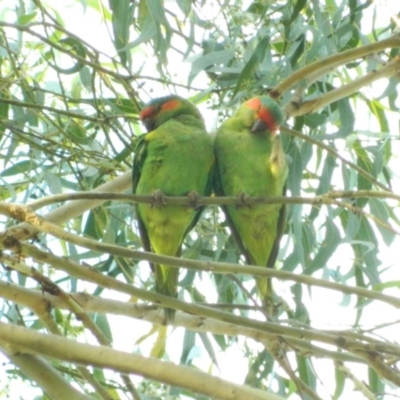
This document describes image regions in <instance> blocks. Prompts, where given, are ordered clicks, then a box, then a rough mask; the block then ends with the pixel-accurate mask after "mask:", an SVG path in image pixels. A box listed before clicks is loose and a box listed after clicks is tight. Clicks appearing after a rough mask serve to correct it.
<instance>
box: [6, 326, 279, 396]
mask: <svg viewBox="0 0 400 400" xmlns="http://www.w3.org/2000/svg"><path fill="white" fill-rule="evenodd" d="M0 339H1V340H2V341H5V342H7V343H10V344H12V345H13V346H18V348H19V349H20V350H21V351H23V352H26V353H27V354H41V355H43V356H45V357H49V358H51V359H58V360H63V361H69V362H72V363H77V364H84V365H93V366H96V367H99V368H110V369H113V370H116V371H119V372H124V373H133V374H137V375H140V376H143V377H146V378H148V379H153V380H156V381H159V382H164V383H167V384H170V385H174V386H180V387H183V388H185V389H187V390H191V391H194V392H196V393H202V394H204V395H207V396H211V397H212V398H215V399H221V400H240V399H248V400H278V399H282V398H281V397H278V396H276V395H273V394H270V393H268V394H267V393H265V392H264V391H261V390H259V389H254V388H250V387H249V386H246V385H243V386H239V385H236V384H234V383H230V382H227V381H225V380H223V379H220V378H217V377H214V376H211V375H209V374H206V373H204V372H201V371H198V370H196V369H194V368H189V367H185V366H180V365H175V364H173V363H171V362H165V361H160V360H158V359H156V358H146V357H143V356H140V355H137V354H128V353H125V352H122V351H118V350H114V349H111V348H109V347H105V346H93V345H89V344H83V343H77V342H75V341H73V340H69V339H65V338H62V337H59V336H56V335H46V334H43V333H39V332H35V331H32V330H30V329H27V328H22V327H19V326H16V325H11V324H6V323H4V322H0ZM71 398H74V399H75V398H76V397H70V399H71Z"/></svg>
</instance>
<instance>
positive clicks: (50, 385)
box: [0, 328, 94, 400]
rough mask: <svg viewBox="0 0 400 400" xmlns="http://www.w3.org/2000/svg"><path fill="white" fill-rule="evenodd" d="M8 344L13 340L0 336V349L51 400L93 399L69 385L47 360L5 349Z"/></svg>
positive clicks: (11, 343)
mask: <svg viewBox="0 0 400 400" xmlns="http://www.w3.org/2000/svg"><path fill="white" fill-rule="evenodd" d="M23 329H25V328H23ZM26 330H28V329H26ZM0 336H1V335H0ZM55 337H56V336H55ZM10 345H13V341H12V340H7V339H4V337H2V340H0V349H1V351H2V352H3V353H4V354H5V356H6V357H7V358H8V359H9V360H10V361H11V362H12V363H13V364H14V365H15V366H17V367H18V369H20V370H21V371H22V372H23V373H24V374H25V375H26V376H28V377H29V378H30V379H32V380H33V381H35V382H36V383H37V384H38V385H39V386H40V387H41V388H42V389H43V391H44V392H45V393H46V394H47V395H48V396H49V398H51V399H53V400H71V399H74V400H75V399H76V400H94V398H93V397H92V396H88V395H86V394H84V393H81V392H79V391H78V390H76V389H75V388H74V387H73V386H71V385H70V384H69V383H68V382H67V381H66V380H65V379H64V378H63V376H62V375H61V374H60V373H59V372H58V371H57V370H56V369H55V368H54V367H53V366H52V365H50V364H49V363H48V362H47V361H45V360H43V359H42V358H40V357H38V356H36V355H33V354H21V353H19V352H13V351H10V350H9V349H8V350H6V348H8V347H9V346H10ZM31 345H32V346H33V348H34V347H35V344H34V343H32V344H31Z"/></svg>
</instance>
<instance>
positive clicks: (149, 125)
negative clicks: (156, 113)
mask: <svg viewBox="0 0 400 400" xmlns="http://www.w3.org/2000/svg"><path fill="white" fill-rule="evenodd" d="M142 123H143V125H144V126H145V127H146V131H147V132H151V131H153V130H154V129H155V125H156V123H155V121H154V119H153V118H143V119H142Z"/></svg>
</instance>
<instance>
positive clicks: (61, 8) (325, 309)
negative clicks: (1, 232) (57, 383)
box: [0, 0, 400, 400]
mask: <svg viewBox="0 0 400 400" xmlns="http://www.w3.org/2000/svg"><path fill="white" fill-rule="evenodd" d="M92 1H93V3H95V0H92ZM92 1H87V2H86V3H88V4H91V3H92ZM15 3H16V2H15V1H14V0H2V2H1V5H0V19H3V20H6V21H7V22H12V21H13V20H14V11H12V10H13V9H14V7H15ZM82 3H85V2H82ZM168 3H173V1H172V0H170V1H168ZM376 3H377V7H378V12H377V13H376V15H375V16H373V15H372V8H370V9H368V11H367V12H368V13H369V14H370V15H369V16H368V17H367V18H366V19H365V21H366V23H368V21H372V18H376V19H377V20H378V21H379V22H378V23H377V25H378V26H379V25H380V26H387V24H388V23H389V16H390V14H391V13H393V12H396V13H397V12H399V11H400V3H399V2H398V1H397V0H387V1H381V2H376ZM47 4H48V5H49V7H51V6H53V7H56V9H57V10H58V12H60V13H61V15H62V18H63V19H64V21H66V23H67V29H68V30H70V31H72V32H74V33H76V34H77V36H79V37H83V38H85V40H86V41H87V42H89V43H90V44H92V45H93V46H95V47H96V48H98V49H100V48H101V50H102V52H103V53H105V54H109V55H112V56H113V55H114V54H115V50H114V47H113V45H112V43H111V41H110V36H109V32H107V30H106V29H104V21H103V20H102V19H101V18H100V17H99V14H98V13H97V12H94V11H93V10H92V9H91V8H90V7H87V8H86V10H85V12H83V7H82V5H81V4H77V2H76V1H74V0H59V1H57V2H52V1H47ZM95 4H97V3H95ZM7 9H9V10H10V11H7ZM27 12H29V10H27ZM210 12H211V11H210ZM71 21H73V23H71ZM110 29H111V28H110ZM365 31H366V32H368V31H369V29H368V27H367V26H366V27H365ZM131 39H134V38H131ZM146 56H148V55H146V54H145V53H143V52H142V51H141V50H138V52H137V54H135V57H139V58H141V57H146ZM146 68H147V69H146V72H145V75H151V74H152V73H154V74H156V73H157V71H156V70H155V68H154V66H152V64H151V63H148V65H147V66H146ZM177 69H178V70H179V75H178V76H179V77H182V83H185V84H186V77H187V75H188V73H189V71H190V63H182V62H179V66H177ZM202 79H204V76H203V75H202V74H200V75H199V76H198V77H197V78H196V79H195V81H194V83H193V84H194V86H199V87H202ZM146 85H147V86H146V89H147V90H148V92H149V98H150V94H151V91H154V92H153V93H157V96H159V95H160V96H161V95H163V94H166V92H165V88H164V87H162V86H161V85H158V84H156V83H152V84H146ZM382 87H383V84H382V82H377V83H375V84H374V85H373V86H372V88H370V89H369V88H366V89H364V91H365V92H366V93H368V92H372V93H373V94H374V96H377V93H379V90H380V89H381V88H382ZM178 94H180V95H183V96H186V95H187V92H186V91H185V90H184V89H181V92H179V93H178ZM193 94H195V93H191V95H193ZM368 94H369V93H368ZM144 100H146V99H144ZM398 105H399V106H400V104H399V103H398ZM199 108H200V109H201V111H202V113H203V114H204V115H206V120H207V123H208V128H209V129H210V130H212V129H214V128H215V123H216V114H215V112H212V111H210V110H209V109H207V105H206V104H205V103H203V104H200V106H199ZM390 126H391V134H392V135H393V136H396V135H397V136H398V134H399V115H398V114H397V113H392V118H391V120H390ZM356 128H357V130H360V131H363V130H365V131H369V130H376V131H379V127H378V126H377V125H376V122H375V120H374V119H369V118H368V117H367V118H358V119H357V127H356ZM393 145H394V148H395V149H396V152H397V158H394V159H393V160H392V167H393V168H392V171H397V170H398V168H397V165H398V161H399V155H400V151H399V142H398V141H397V142H395V141H394V142H393ZM343 146H344V147H345V143H343ZM338 187H340V182H338ZM394 189H395V191H396V192H398V193H399V192H400V179H399V175H397V176H396V179H395V180H394ZM399 216H400V215H399ZM0 228H1V227H0ZM399 247H400V240H398V239H396V241H395V242H394V244H393V245H392V247H391V248H388V249H387V251H386V252H382V253H381V254H380V259H381V260H382V265H384V266H386V267H387V268H388V269H387V271H386V272H385V273H384V274H383V275H382V276H383V279H385V280H387V281H395V280H398V272H397V266H396V265H395V264H396V261H397V259H398V252H397V248H399ZM341 249H342V251H341V256H342V259H338V258H335V259H333V260H331V264H332V265H330V266H331V267H332V268H335V267H336V266H342V269H343V265H349V264H351V263H349V260H345V257H351V256H350V252H348V251H347V250H348V249H346V245H343V246H342V248H341ZM341 272H342V273H344V271H343V270H342V271H341ZM205 279H207V278H205ZM289 285H290V283H279V282H276V283H275V287H276V288H277V290H278V291H280V294H281V295H282V296H283V297H286V298H287V300H288V301H290V296H291V294H290V290H289ZM79 290H88V291H89V292H90V291H91V285H90V284H88V283H83V284H81V287H79ZM385 293H388V294H393V295H396V296H399V290H398V288H393V289H390V290H388V291H387V292H385ZM285 294H286V295H285ZM104 296H105V297H108V296H110V297H111V296H112V297H113V298H115V297H116V295H115V293H114V292H113V293H110V292H108V291H105V292H104ZM305 297H307V294H306V296H305ZM117 298H118V299H120V300H128V297H127V296H122V295H120V296H117ZM347 301H348V299H347V298H343V296H342V295H340V294H339V293H336V292H333V291H327V290H326V289H318V288H314V289H313V290H312V296H310V297H309V299H308V301H306V306H307V308H308V311H309V312H310V316H311V319H312V320H313V321H314V322H315V326H318V327H320V328H324V329H346V328H348V327H349V326H351V325H352V324H353V323H354V319H355V313H356V310H354V309H353V307H349V306H348V304H347ZM351 304H353V305H354V304H355V301H354V299H353V300H351ZM0 305H1V302H0ZM385 307H386V308H385V312H382V309H381V304H380V303H379V302H375V303H374V305H372V306H369V307H368V308H367V309H366V310H365V312H364V314H363V317H362V324H364V325H365V326H366V327H372V326H376V325H379V324H384V323H386V322H393V321H394V320H398V317H397V314H396V313H395V312H394V310H392V309H390V308H389V306H385ZM109 321H110V325H111V326H112V327H113V335H114V347H115V348H116V349H122V350H125V351H128V352H129V351H136V350H137V347H136V346H135V342H136V340H137V339H138V338H140V337H141V336H142V335H144V334H146V333H147V332H148V331H149V329H150V328H151V325H150V324H148V323H145V322H141V321H138V320H134V319H130V318H125V317H120V316H118V317H115V316H112V315H110V316H109ZM383 332H384V336H385V337H386V338H389V339H390V338H391V339H392V340H393V341H397V342H398V325H397V327H396V326H391V327H386V328H385V329H384V330H383V331H382V333H383ZM183 334H184V330H183V329H175V330H174V332H173V334H172V335H171V337H170V339H169V342H168V346H170V347H173V346H174V344H176V343H182V341H183ZM243 341H244V339H243V338H241V339H240V340H239V346H237V345H233V346H232V347H231V348H230V349H229V350H228V351H226V352H224V353H220V354H218V363H219V366H220V370H217V368H215V367H213V368H212V372H213V373H215V374H217V375H219V376H220V377H223V378H225V379H227V380H230V381H233V382H242V381H243V377H244V376H245V375H246V373H247V368H248V365H247V362H246V361H245V360H244V359H243V357H242V352H241V350H240V345H241V344H242V343H243ZM247 342H248V343H250V342H251V341H250V340H247ZM152 344H153V339H150V340H147V341H145V342H144V343H142V344H141V345H140V348H141V351H142V352H143V354H148V353H149V352H150V350H151V346H152ZM252 345H254V344H252ZM256 346H259V345H257V344H256ZM179 348H180V347H179ZM196 353H197V354H196ZM202 353H203V354H204V353H205V350H204V348H203V346H202V345H201V344H200V343H199V346H198V347H197V349H196V351H194V354H193V356H194V357H195V358H196V361H195V364H196V365H198V366H200V367H201V368H202V369H204V370H209V368H210V364H209V361H207V359H208V358H207V357H201V354H202ZM170 354H173V356H172V357H173V358H172V361H175V362H179V357H180V354H178V353H177V352H173V351H170ZM2 361H3V360H2V358H1V357H0V362H2ZM316 365H318V366H319V367H318V374H319V376H320V377H321V380H322V381H323V382H324V386H325V389H326V390H328V392H325V391H324V389H321V393H326V394H327V395H328V393H332V391H333V389H332V384H333V383H332V382H331V381H330V378H329V377H330V376H332V373H333V367H332V363H331V362H330V361H324V360H321V361H318V364H316ZM354 368H355V370H356V369H365V368H364V367H359V366H355V367H354ZM6 376H7V375H6V374H4V371H1V370H0V381H1V382H5V377H6ZM1 387H3V385H2V386H0V389H1ZM21 389H22V390H23V391H21ZM7 390H8V396H9V397H10V398H19V396H22V397H21V398H25V399H28V398H33V396H34V395H36V394H39V393H40V391H37V390H35V389H33V388H30V389H29V390H30V392H29V396H27V394H26V392H25V390H26V387H25V385H21V383H20V382H18V381H17V380H14V381H12V382H11V383H10V387H9V388H8V389H7ZM348 390H349V392H348V393H350V392H351V390H352V389H351V388H350V387H349V388H348ZM395 392H396V390H393V394H394V393H395ZM396 393H397V394H399V395H400V392H398V391H397V392H396ZM2 395H4V394H2V393H0V398H1V397H2ZM357 399H364V397H362V396H361V395H360V394H359V393H358V392H353V393H352V400H357Z"/></svg>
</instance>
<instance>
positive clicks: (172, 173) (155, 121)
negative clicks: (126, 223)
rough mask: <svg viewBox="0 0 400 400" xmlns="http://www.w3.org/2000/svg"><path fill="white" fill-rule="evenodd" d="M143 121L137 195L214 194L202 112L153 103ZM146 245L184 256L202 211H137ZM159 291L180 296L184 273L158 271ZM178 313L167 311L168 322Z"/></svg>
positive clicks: (170, 99) (182, 104)
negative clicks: (186, 240) (183, 248)
mask: <svg viewBox="0 0 400 400" xmlns="http://www.w3.org/2000/svg"><path fill="white" fill-rule="evenodd" d="M141 119H142V121H143V122H144V124H145V125H146V127H147V128H148V130H149V132H148V133H147V134H145V135H143V136H142V137H141V139H140V140H139V143H138V146H137V148H136V152H135V159H134V166H133V192H134V193H136V194H153V193H154V192H155V191H157V190H161V191H162V192H163V193H164V194H165V195H166V196H185V195H188V194H189V193H191V192H196V193H197V194H199V195H200V196H208V195H210V193H211V186H212V171H213V165H214V154H213V146H212V139H211V136H210V135H208V134H207V132H206V130H205V127H204V122H203V119H202V117H201V115H200V113H199V112H198V110H197V108H196V107H195V106H194V105H193V104H192V103H190V102H189V101H187V100H185V99H182V98H180V97H178V96H167V97H164V98H160V99H156V100H153V101H152V102H150V103H149V104H148V105H147V106H146V107H145V108H144V110H143V111H142V113H141ZM136 210H137V217H138V223H139V230H140V234H141V239H142V242H143V246H144V248H145V249H146V250H147V251H153V252H155V253H157V254H162V255H168V256H180V252H181V246H182V242H183V240H184V238H185V236H186V234H187V233H188V232H189V231H190V230H191V229H192V228H193V226H194V225H195V224H196V222H197V220H198V218H199V217H200V214H201V211H202V208H201V207H199V208H197V209H194V208H193V207H192V206H183V205H179V206H172V205H161V206H160V205H150V204H138V205H137V207H136ZM152 268H153V271H154V273H155V280H156V291H157V292H158V293H161V294H165V295H168V296H172V297H175V296H176V294H177V285H178V274H179V270H178V268H173V267H168V266H165V265H154V266H152ZM174 314H175V310H172V309H165V316H166V320H167V322H172V321H173V318H174Z"/></svg>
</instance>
